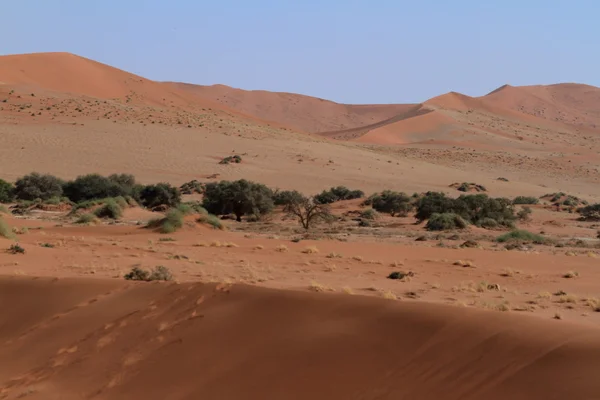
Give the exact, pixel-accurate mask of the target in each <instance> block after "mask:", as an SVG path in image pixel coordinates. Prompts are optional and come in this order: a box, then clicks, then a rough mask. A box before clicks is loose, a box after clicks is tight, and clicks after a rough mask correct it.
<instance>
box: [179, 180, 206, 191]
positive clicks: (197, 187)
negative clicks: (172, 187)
mask: <svg viewBox="0 0 600 400" xmlns="http://www.w3.org/2000/svg"><path fill="white" fill-rule="evenodd" d="M179 191H180V192H181V194H194V193H198V194H202V193H204V184H203V183H201V182H198V181H197V180H195V179H194V180H192V181H189V182H186V183H184V184H183V185H181V186H180V187H179Z"/></svg>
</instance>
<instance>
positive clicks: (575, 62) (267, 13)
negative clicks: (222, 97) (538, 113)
mask: <svg viewBox="0 0 600 400" xmlns="http://www.w3.org/2000/svg"><path fill="white" fill-rule="evenodd" d="M599 15H600V2H598V1H592V0H589V1H588V0H571V1H567V0H562V1H558V0H546V1H541V0H521V1H516V0H504V1H502V0H489V1H485V0H479V1H475V0H454V1H450V0H448V1H445V0H429V1H414V0H410V1H403V0H395V1H394V0H370V1H367V0H360V1H359V0H346V1H342V0H322V1H316V0H303V1H301V0H297V1H291V0H279V1H275V0H254V1H242V0H212V1H205V0H196V1H193V0H171V1H166V0H164V1H158V0H120V1H117V0H104V1H93V0H89V1H87V0H18V1H8V0H5V1H2V4H1V5H0V16H1V17H2V18H1V23H0V38H2V39H1V40H0V54H14V53H30V52H41V51H67V52H71V53H75V54H78V55H81V56H84V57H88V58H92V59H94V60H97V61H100V62H104V63H107V64H110V65H113V66H115V67H118V68H121V69H124V70H127V71H129V72H133V73H136V74H139V75H142V76H144V77H147V78H149V79H155V80H171V81H183V82H189V83H197V84H214V83H223V84H227V85H230V86H234V87H239V88H243V89H265V90H275V91H286V92H294V93H303V94H308V95H312V96H317V97H322V98H326V99H330V100H334V101H339V102H346V103H402V102H420V101H424V100H426V99H427V98H430V97H433V96H436V95H439V94H442V93H445V92H448V91H451V90H454V91H458V92H462V93H465V94H468V95H472V96H478V95H483V94H485V93H486V92H488V91H491V90H493V89H495V88H496V87H498V86H500V85H503V84H505V83H509V84H512V85H527V84H547V83H557V82H578V83H587V84H591V85H595V86H600V74H599V71H600V51H598V45H599V43H600V23H599V22H598V16H599ZM0 80H1V77H0Z"/></svg>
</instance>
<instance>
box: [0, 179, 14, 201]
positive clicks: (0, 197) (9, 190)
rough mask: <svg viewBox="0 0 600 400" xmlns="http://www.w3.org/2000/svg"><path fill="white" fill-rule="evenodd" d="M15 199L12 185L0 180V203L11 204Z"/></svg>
mask: <svg viewBox="0 0 600 400" xmlns="http://www.w3.org/2000/svg"><path fill="white" fill-rule="evenodd" d="M14 199H15V187H14V186H13V184H12V183H9V182H6V181H5V180H3V179H0V203H11V202H12V201H13V200H14Z"/></svg>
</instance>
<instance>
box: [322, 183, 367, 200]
mask: <svg viewBox="0 0 600 400" xmlns="http://www.w3.org/2000/svg"><path fill="white" fill-rule="evenodd" d="M364 196H365V194H364V192H363V191H362V190H350V189H348V188H347V187H345V186H337V187H332V188H331V189H329V190H324V191H322V192H321V193H320V194H318V195H316V196H314V200H315V202H317V203H321V204H331V203H335V202H336V201H341V200H353V199H360V198H362V197H364Z"/></svg>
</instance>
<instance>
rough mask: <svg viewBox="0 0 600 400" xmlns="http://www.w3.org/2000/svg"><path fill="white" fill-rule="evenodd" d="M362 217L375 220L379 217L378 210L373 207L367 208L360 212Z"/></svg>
mask: <svg viewBox="0 0 600 400" xmlns="http://www.w3.org/2000/svg"><path fill="white" fill-rule="evenodd" d="M360 217H361V218H362V219H368V220H371V221H372V220H375V219H377V211H375V210H373V209H372V208H369V209H367V210H364V211H362V212H361V213H360Z"/></svg>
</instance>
